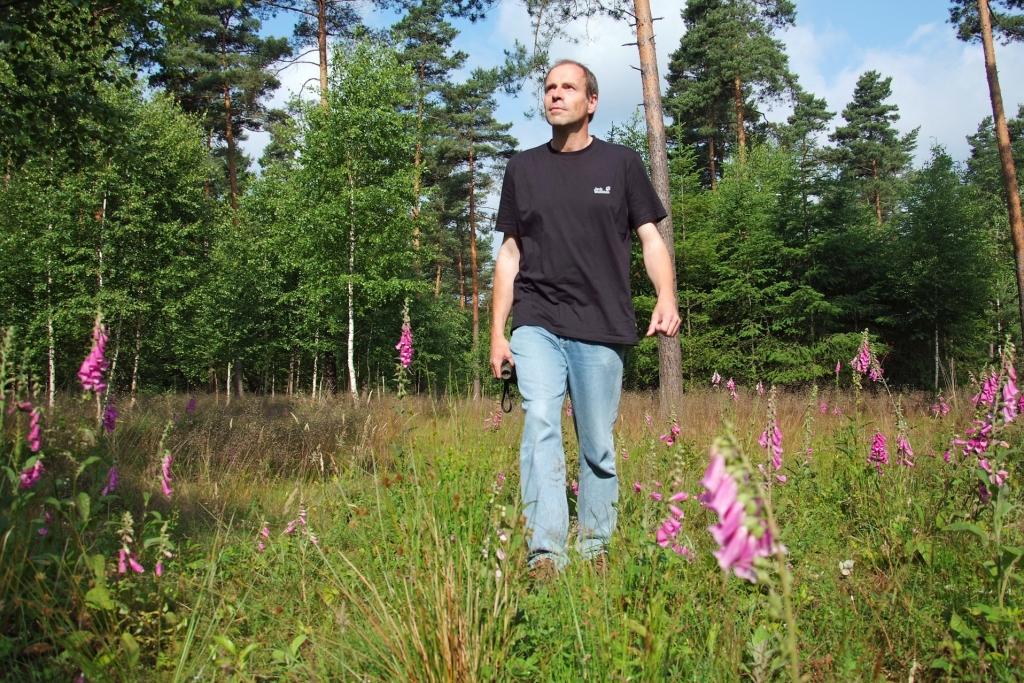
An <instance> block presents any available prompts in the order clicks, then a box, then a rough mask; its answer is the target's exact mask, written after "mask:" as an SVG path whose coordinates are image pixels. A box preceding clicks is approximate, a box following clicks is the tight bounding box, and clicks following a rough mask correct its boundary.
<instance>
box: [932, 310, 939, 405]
mask: <svg viewBox="0 0 1024 683" xmlns="http://www.w3.org/2000/svg"><path fill="white" fill-rule="evenodd" d="M933 385H934V387H935V391H938V390H939V325H938V323H936V324H935V381H934V382H933Z"/></svg>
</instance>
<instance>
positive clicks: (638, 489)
mask: <svg viewBox="0 0 1024 683" xmlns="http://www.w3.org/2000/svg"><path fill="white" fill-rule="evenodd" d="M643 490H644V487H643V486H641V484H640V482H638V481H634V482H633V491H634V492H636V493H640V492H641V491H643Z"/></svg>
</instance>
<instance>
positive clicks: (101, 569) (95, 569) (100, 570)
mask: <svg viewBox="0 0 1024 683" xmlns="http://www.w3.org/2000/svg"><path fill="white" fill-rule="evenodd" d="M86 561H87V562H88V563H89V568H90V569H92V573H93V575H94V576H95V577H96V580H97V581H99V582H100V583H104V584H105V583H106V581H107V568H106V560H105V559H104V558H103V556H102V555H100V554H99V553H96V554H95V555H90V556H89V557H88V559H87V560H86Z"/></svg>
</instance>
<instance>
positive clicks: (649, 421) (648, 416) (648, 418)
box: [644, 413, 654, 427]
mask: <svg viewBox="0 0 1024 683" xmlns="http://www.w3.org/2000/svg"><path fill="white" fill-rule="evenodd" d="M644 422H645V423H646V424H647V426H648V427H653V426H654V418H652V417H651V414H650V413H644Z"/></svg>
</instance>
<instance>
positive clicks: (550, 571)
mask: <svg viewBox="0 0 1024 683" xmlns="http://www.w3.org/2000/svg"><path fill="white" fill-rule="evenodd" d="M527 575H528V576H529V577H530V581H532V582H534V583H547V582H548V581H552V580H554V579H555V578H557V577H558V566H557V565H555V561H554V560H552V559H551V558H549V557H542V558H540V559H539V560H537V561H536V562H534V563H533V564H532V565H530V571H529V572H527Z"/></svg>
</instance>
